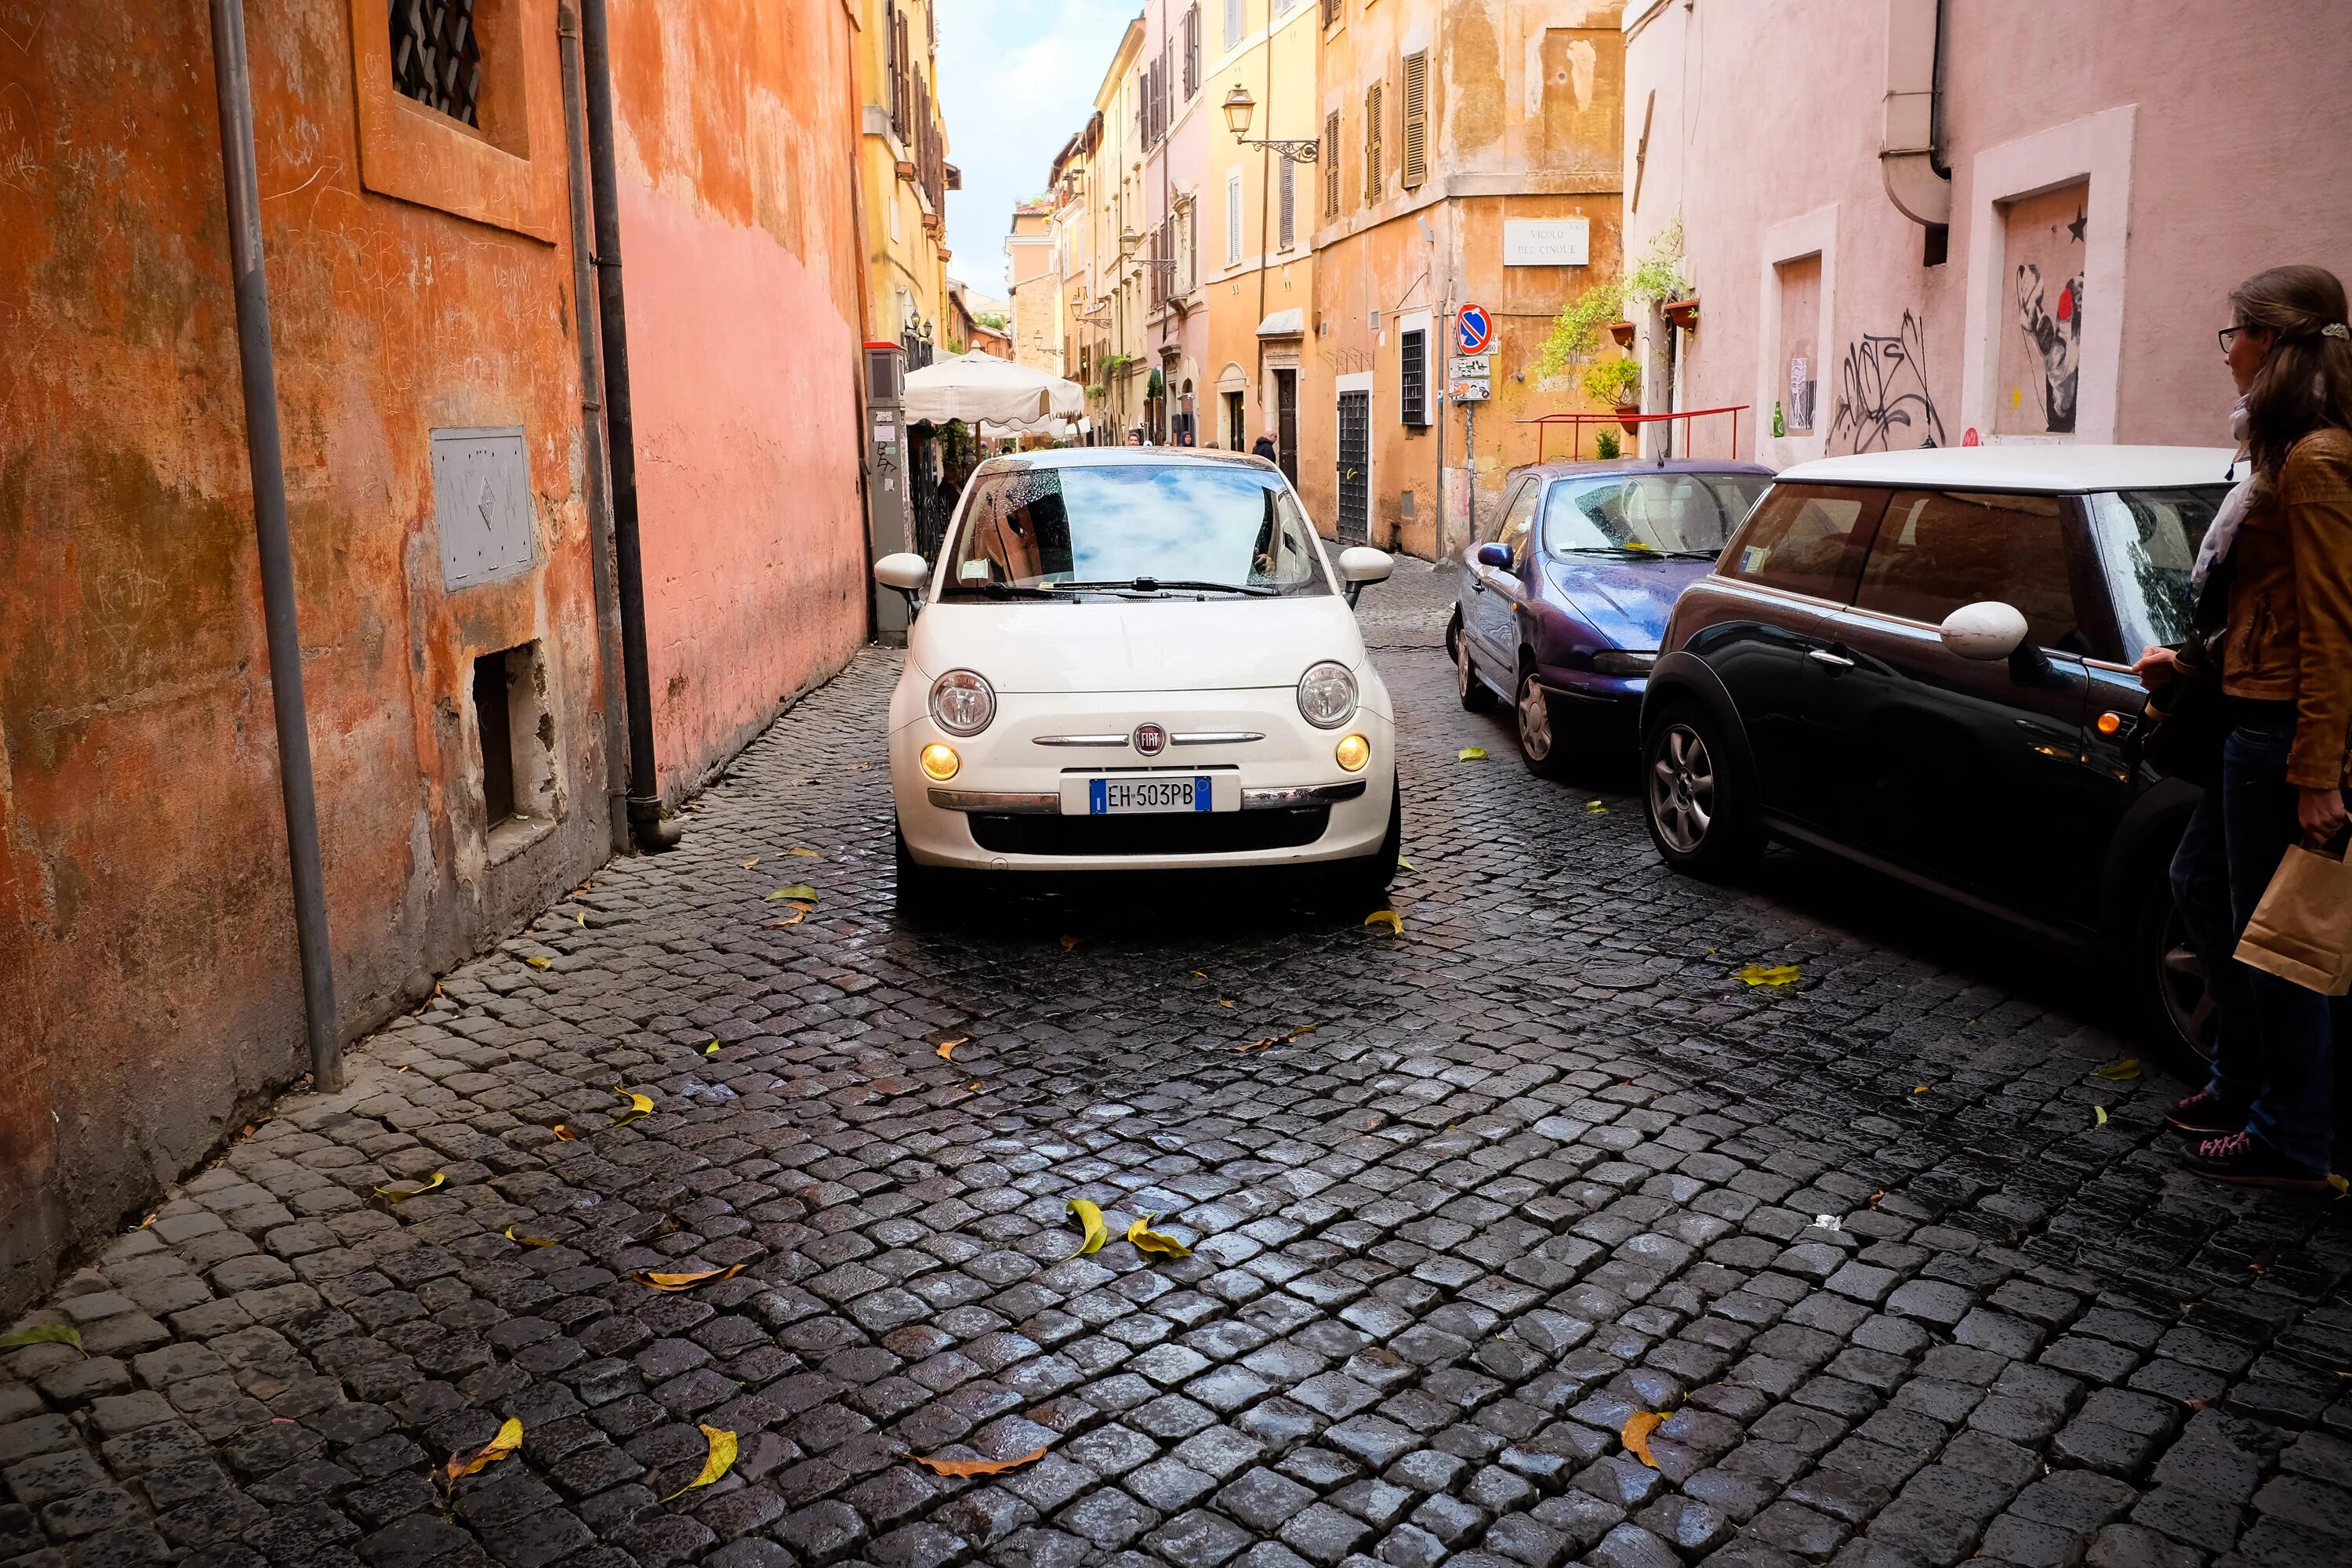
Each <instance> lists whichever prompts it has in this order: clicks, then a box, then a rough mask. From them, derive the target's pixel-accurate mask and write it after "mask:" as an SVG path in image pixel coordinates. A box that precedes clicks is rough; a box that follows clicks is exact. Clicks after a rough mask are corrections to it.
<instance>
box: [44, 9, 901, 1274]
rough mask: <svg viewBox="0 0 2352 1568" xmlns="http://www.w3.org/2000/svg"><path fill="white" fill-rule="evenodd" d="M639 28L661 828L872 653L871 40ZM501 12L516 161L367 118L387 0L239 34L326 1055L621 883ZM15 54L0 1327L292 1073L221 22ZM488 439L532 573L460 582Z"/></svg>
mask: <svg viewBox="0 0 2352 1568" xmlns="http://www.w3.org/2000/svg"><path fill="white" fill-rule="evenodd" d="M610 3H611V5H612V23H613V44H614V50H613V52H614V75H615V84H614V85H615V91H616V113H617V116H618V119H619V125H618V129H617V135H616V140H617V143H618V158H619V164H620V176H621V186H622V201H621V209H622V210H621V217H622V223H623V247H624V254H625V259H626V262H627V270H626V278H627V295H628V308H629V312H630V337H631V346H632V351H633V360H634V363H635V392H636V406H637V419H638V432H639V434H638V452H639V472H640V475H641V496H642V515H643V529H644V537H645V550H646V599H647V622H648V627H649V633H650V637H651V641H652V646H653V664H654V707H655V711H656V727H657V735H658V740H659V745H658V751H659V752H660V760H661V763H662V779H663V784H664V787H665V791H666V793H668V794H671V795H676V794H677V792H678V791H679V790H681V789H683V788H686V787H689V786H690V785H691V784H693V783H694V782H695V781H696V780H697V779H698V778H700V777H701V776H703V775H705V774H706V773H708V772H709V770H710V769H712V768H713V767H714V766H716V765H717V764H719V763H722V762H723V761H724V760H725V758H726V757H727V756H728V755H730V754H731V752H732V750H733V748H734V747H736V746H737V745H739V744H740V742H742V741H744V740H745V739H747V738H748V737H749V736H750V735H751V734H752V733H753V732H755V731H756V730H757V729H758V727H759V726H760V725H761V723H763V722H764V721H766V720H767V719H768V718H769V717H770V716H772V714H773V713H774V712H775V710H777V708H778V706H779V704H780V702H782V701H783V700H788V699H789V698H790V697H791V696H792V695H793V694H794V693H796V692H798V691H800V690H803V689H806V688H807V687H808V686H810V685H812V684H814V682H816V681H817V680H820V679H823V678H824V676H825V675H827V674H829V673H830V672H832V671H833V670H835V669H836V668H839V667H840V666H841V665H842V664H843V663H844V662H845V660H846V658H848V656H849V655H850V653H851V652H852V651H853V650H854V648H855V647H856V645H857V643H858V642H859V641H860V639H861V637H862V636H863V632H864V626H865V613H864V605H865V595H864V593H863V591H862V567H863V543H862V529H861V524H860V519H859V503H858V485H857V461H858V449H859V448H858V443H857V439H856V403H855V396H856V360H857V353H856V345H857V341H858V337H859V332H858V320H859V306H858V281H857V265H856V224H855V221H854V217H855V213H854V207H853V205H852V204H853V197H852V195H851V193H850V190H849V188H848V187H849V184H850V182H849V181H848V180H847V179H846V178H845V176H843V175H842V174H841V171H842V170H843V169H845V168H846V167H847V165H848V163H849V160H850V157H851V154H852V152H853V150H854V147H855V132H856V126H855V122H854V117H855V114H856V109H855V105H854V104H853V103H852V102H851V100H850V96H849V94H850V88H849V83H850V81H851V73H852V68H851V66H850V63H849V61H850V49H851V44H852V39H853V37H854V35H853V32H852V28H853V26H854V22H853V20H852V18H851V16H849V15H848V14H847V12H846V11H845V7H844V6H843V5H841V3H840V0H697V3H696V4H693V5H678V4H673V3H665V0H610ZM484 15H485V17H486V22H485V29H484V33H485V38H486V43H487V44H488V45H495V46H497V47H499V49H501V50H502V51H503V54H502V56H501V58H502V60H503V62H504V68H505V69H506V70H507V72H508V73H509V74H508V75H507V77H506V78H505V79H504V83H503V86H502V89H501V91H502V92H503V93H504V94H505V96H504V97H503V98H502V100H501V101H500V102H499V106H498V116H497V121H496V123H495V125H491V124H489V122H488V117H486V127H487V128H488V130H489V131H490V132H491V134H490V135H489V136H488V137H487V138H485V137H478V136H475V135H474V134H473V133H472V132H467V131H465V130H463V129H462V128H457V127H455V126H453V125H449V124H446V123H445V124H437V125H436V124H432V123H429V122H428V121H427V120H426V119H425V118H423V117H424V116H425V111H423V110H418V109H416V108H415V106H413V105H410V104H408V102H407V100H387V98H386V97H385V95H384V93H383V91H382V90H381V87H382V84H381V82H380V81H379V80H378V79H377V78H376V76H375V74H374V73H375V71H376V70H377V69H378V68H380V66H381V62H382V61H383V58H384V56H383V37H384V34H383V31H382V30H381V29H383V26H384V20H383V18H384V0H301V3H299V4H294V5H274V4H273V5H257V4H256V5H248V6H247V26H248V28H249V31H250V55H251V60H252V73H253V94H254V108H255V123H256V133H257V164H258V173H259V184H260V188H261V192H262V196H263V239H264V244H265V247H266V248H267V252H268V279H269V289H270V303H271V309H272V312H273V318H274V333H273V338H274V343H275V350H276V357H277V370H278V389H279V404H280V410H281V419H282V426H283V430H284V437H285V447H286V466H287V485H288V491H289V505H290V511H291V521H292V529H293V542H294V560H295V574H296V581H297V589H298V594H299V604H300V614H301V630H302V642H303V647H304V654H305V665H304V668H305V674H306V679H307V683H308V687H309V699H310V732H311V737H312V745H313V749H314V752H315V754H316V766H317V775H318V791H319V798H320V817H321V825H322V837H323V850H324V856H325V862H326V869H327V886H328V897H329V914H330V919H331V922H332V927H333V935H334V952H335V964H336V973H337V982H338V985H339V988H340V993H341V1005H342V1017H341V1032H342V1033H343V1035H344V1036H345V1037H346V1038H347V1039H348V1038H350V1037H354V1036H356V1035H358V1034H359V1033H361V1032H362V1031H363V1030H365V1029H366V1028H367V1027H369V1026H372V1025H373V1024H374V1023H376V1022H378V1021H380V1020H382V1019H383V1017H385V1016H389V1015H391V1014H392V1013H393V1012H394V1011H395V1010H397V1009H400V1008H402V1007H404V1006H406V1005H412V1003H413V1000H414V999H415V998H416V997H417V996H419V995H421V994H424V993H425V991H427V990H429V988H430V985H431V982H432V977H433V976H434V975H435V974H436V973H440V972H442V971H444V970H446V969H447V968H449V967H451V966H452V965H454V964H455V963H457V962H459V961H461V960H463V959H464V958H466V957H467V955H469V954H470V953H472V952H476V951H478V950H479V949H480V948H482V947H483V946H484V945H486V944H487V943H488V942H493V941H495V940H496V939H497V938H498V937H499V935H500V934H501V933H503V932H505V931H509V930H511V929H513V928H514V927H515V926H517V925H518V924H519V923H520V921H523V920H525V919H527V918H528V917H529V916H530V913H531V912H532V911H533V910H536V909H538V908H540V907H541V906H543V904H544V903H545V902H546V901H548V900H549V899H550V898H551V896H553V895H555V894H558V893H560V892H562V889H565V888H568V887H571V886H572V885H574V884H575V883H576V882H577V881H578V880H579V879H581V878H583V876H585V875H587V874H588V873H589V872H590V871H592V870H593V868H595V867H596V866H597V865H598V864H599V863H601V861H602V860H603V859H604V857H605V856H606V855H607V854H608V853H609V852H610V844H611V834H610V824H609V820H608V816H607V806H606V793H605V792H606V783H607V776H608V763H609V762H610V761H611V759H610V758H609V756H608V754H607V751H606V747H605V741H604V736H605V734H606V731H607V720H608V718H610V717H613V716H612V715H609V714H608V713H607V712H606V695H605V694H606V692H607V690H608V689H617V686H618V682H617V679H608V673H609V672H608V671H607V669H606V668H605V665H604V658H603V655H602V653H601V651H600V649H601V646H602V645H601V643H600V637H599V626H598V616H599V611H598V603H597V592H596V586H595V582H596V579H595V573H594V570H593V551H594V549H595V548H596V544H595V539H594V528H593V520H592V519H591V517H590V516H589V512H588V508H587V502H586V494H587V490H586V485H585V474H584V463H585V456H586V445H585V438H584V429H585V426H583V419H584V418H585V417H587V415H585V414H584V413H583V386H582V384H581V380H580V374H579V363H580V362H579V342H578V339H577V336H576V334H577V332H578V331H579V330H580V328H581V325H582V321H581V308H580V307H581V302H580V301H578V300H575V299H574V298H573V292H572V254H571V249H570V246H569V238H568V237H569V226H568V224H567V222H566V221H565V216H564V215H565V211H566V208H565V203H566V200H567V194H568V191H569V189H570V174H571V171H570V169H569V160H568V159H567V157H566V154H565V138H564V118H563V106H562V92H561V88H562V76H561V70H560V65H559V58H560V57H559V53H558V37H557V28H558V24H559V17H560V16H561V15H562V13H561V12H560V11H559V7H558V5H557V0H490V3H488V4H486V5H485V6H484ZM0 46H5V47H0V1082H5V1084H6V1085H7V1086H8V1087H7V1091H6V1092H5V1094H0V1315H5V1313H6V1312H8V1311H10V1310H13V1309H14V1308H16V1307H17V1306H18V1305H21V1304H22V1303H23V1302H24V1301H25V1300H27V1299H28V1298H30V1297H31V1296H32V1295H34V1294H35V1293H37V1291H38V1290H40V1289H43V1288H44V1287H45V1286H46V1285H47V1283H48V1282H49V1281H50V1280H51V1279H54V1278H55V1277H56V1272H57V1269H58V1268H59V1267H60V1266H61V1264H62V1263H64V1262H65V1261H66V1260H68V1258H70V1257H71V1256H72V1254H73V1252H74V1250H75V1249H76V1248H77V1247H79V1246H82V1245H85V1244H87V1243H89V1242H90V1241H92V1240H94V1239H96V1238H98V1237H101V1236H103V1235H104V1234H106V1233H107V1232H108V1231H109V1230H110V1229H111V1228H113V1227H114V1226H117V1225H119V1224H121V1223H122V1222H123V1221H124V1220H125V1219H126V1218H128V1219H131V1220H134V1221H135V1219H136V1218H137V1216H138V1215H139V1214H140V1212H141V1211H142V1208H143V1207H144V1206H145V1205H148V1204H149V1203H151V1202H152V1199H153V1198H154V1196H155V1195H156V1194H157V1193H158V1192H159V1191H160V1190H161V1188H162V1186H163V1184H165V1183H167V1182H169V1181H170V1180H171V1179H173V1178H174V1177H176V1176H178V1175H179V1174H181V1173H184V1172H185V1171H187V1170H188V1169H190V1168H191V1167H192V1166H193V1165H194V1164H195V1163H199V1162H201V1161H202V1160H203V1159H205V1157H207V1155H208V1154H209V1153H210V1152H212V1151H213V1150H214V1149H215V1147H217V1146H218V1144H219V1143H220V1142H221V1141H222V1140H223V1139H224V1138H226V1137H227V1136H230V1135H232V1134H234V1133H235V1132H236V1130H237V1128H238V1127H239V1126H240V1125H241V1124H242V1123H243V1122H244V1121H246V1120H247V1119H248V1118H250V1117H251V1116H252V1115H253V1114H255V1113H256V1112H257V1110H259V1109H260V1108H261V1107H262V1106H263V1105H265V1104H266V1102H267V1100H268V1097H269V1096H270V1095H271V1094H272V1093H273V1092H274V1091H276V1090H277V1089H279V1088H282V1087H283V1086H285V1085H286V1084H288V1083H289V1082H290V1081H292V1080H293V1079H295V1078H297V1077H298V1076H299V1074H300V1073H301V1071H302V1070H303V1068H304V1065H305V1064H304V1060H303V1056H302V1037H303V1036H302V1016H301V1002H300V987H299V975H298V972H297V966H296V962H295V954H294V942H293V931H292V915H291V910H290V903H289V893H288V879H287V874H286V869H285V863H286V845H285V834H284V826H283V821H282V817H281V814H280V810H279V805H278V756H277V748H276V744H275V739H274V734H273V731H272V728H271V718H270V685H269V670H268V660H267V658H266V654H265V651H264V643H263V636H262V627H261V606H260V591H259V586H258V581H257V566H256V561H255V550H254V538H253V526H252V498H251V495H250V490H249V481H248V477H247V467H246V449H245V429H244V419H243V416H242V410H241V405H240V397H241V391H240V383H239V378H238V370H237V357H236V318H235V311H234V306H233V301H232V298H231V293H230V287H229V278H228V268H227V262H226V254H227V243H226V211H225V204H224V198H223V195H222V176H221V156H220V145H219V132H218V125H217V118H216V113H215V103H214V96H213V71H212V48H211V42H210V35H209V28H208V22H207V15H206V7H205V4H204V0H165V3H163V4H159V5H136V6H126V5H118V4H112V3H107V0H54V3H52V4H49V5H35V6H32V7H29V8H26V7H16V8H15V9H14V10H13V11H10V10H6V9H0ZM371 117H373V118H371ZM372 136H373V138H374V140H373V141H372V140H371V137H372ZM387 136H389V137H391V138H393V139H394V141H393V142H387V140H386V137H387ZM488 142H496V143H497V146H495V147H491V146H488V144H487V143H488ZM395 143H396V144H395ZM588 315H589V318H590V320H591V321H593V303H592V305H591V307H590V310H589V311H588ZM485 427H491V428H504V429H512V428H516V427H520V429H521V430H522V432H523V450H524V457H525V461H526V465H527V470H528V484H527V489H528V498H527V508H528V513H529V517H528V528H529V531H530V560H529V563H528V565H527V567H525V568H523V569H520V570H518V571H515V572H512V573H510V574H507V575H505V576H503V577H501V578H499V580H496V581H492V582H488V583H483V584H477V585H473V586H464V587H458V588H454V589H453V588H450V587H448V586H446V583H445V575H444V567H443V561H442V546H441V541H440V536H439V532H438V527H437V522H436V497H435V470H434V466H433V458H432V447H433V434H432V433H433V432H434V431H436V430H446V429H450V428H485ZM526 644H528V645H533V646H534V647H536V649H537V658H538V663H537V666H536V670H535V673H534V674H533V676H532V677H531V679H532V681H533V682H534V683H535V684H536V686H537V688H538V697H537V700H539V701H540V702H541V704H542V705H543V708H544V711H545V715H546V724H545V726H544V729H543V730H541V731H537V732H538V733H540V734H541V735H543V736H544V738H545V742H544V743H545V745H546V747H547V749H548V752H549V756H548V773H547V778H546V779H545V780H544V781H542V783H543V787H541V789H539V790H538V791H537V792H536V793H535V794H534V796H533V804H534V805H535V807H536V809H537V810H538V811H539V812H540V813H541V814H542V815H543V816H544V818H545V820H544V821H543V822H542V823H541V824H539V825H538V826H537V827H536V828H535V830H534V831H533V832H531V833H530V834H525V835H520V836H518V835H516V834H515V833H514V832H513V831H512V830H511V829H510V830H509V832H508V833H507V834H506V836H505V837H503V838H502V839H494V838H493V837H491V836H490V835H489V833H488V823H487V821H486V817H485V808H484V804H483V800H484V792H483V785H482V763H481V750H480V740H479V734H480V731H479V724H478V714H477V712H476V710H475V703H474V682H473V675H474V661H475V659H476V658H478V656H480V655H483V654H486V653H492V652H495V651H497V650H499V649H505V648H510V647H518V646H520V645H526Z"/></svg>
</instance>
